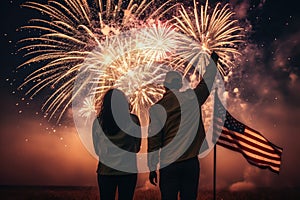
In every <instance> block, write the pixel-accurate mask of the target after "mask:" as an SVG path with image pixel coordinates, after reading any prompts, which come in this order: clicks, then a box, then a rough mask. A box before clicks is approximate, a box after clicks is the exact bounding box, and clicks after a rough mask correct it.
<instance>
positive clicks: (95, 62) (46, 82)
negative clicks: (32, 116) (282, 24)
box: [19, 0, 241, 121]
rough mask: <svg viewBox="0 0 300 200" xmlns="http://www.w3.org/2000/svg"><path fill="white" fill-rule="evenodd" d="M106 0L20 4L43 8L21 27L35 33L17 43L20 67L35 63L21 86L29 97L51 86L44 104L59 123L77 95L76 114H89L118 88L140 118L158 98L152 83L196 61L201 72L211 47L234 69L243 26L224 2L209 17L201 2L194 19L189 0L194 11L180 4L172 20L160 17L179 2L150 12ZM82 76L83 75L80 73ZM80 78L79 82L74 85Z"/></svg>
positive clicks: (147, 4) (148, 2)
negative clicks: (22, 55)
mask: <svg viewBox="0 0 300 200" xmlns="http://www.w3.org/2000/svg"><path fill="white" fill-rule="evenodd" d="M103 2H104V1H103ZM103 2H102V1H100V0H99V1H95V2H94V3H93V4H91V3H90V4H91V5H90V4H89V3H88V1H87V0H60V1H53V0H49V1H48V4H41V3H35V2H27V3H25V4H23V7H27V8H31V9H35V10H37V11H39V12H40V13H42V14H43V15H42V16H43V18H40V19H32V20H30V21H29V25H27V26H24V27H23V29H29V30H32V31H33V32H35V33H36V32H38V33H39V34H38V35H37V36H34V37H29V38H25V39H23V40H21V41H20V43H21V44H22V45H23V47H22V48H20V51H22V52H25V56H26V57H27V58H29V59H28V60H27V61H26V62H24V63H23V64H22V65H21V66H19V67H23V66H26V65H32V66H39V67H37V69H33V72H32V73H31V74H30V75H29V76H28V77H27V78H26V79H25V81H24V83H23V84H22V85H21V86H20V88H23V87H25V86H26V85H33V86H32V87H31V88H30V89H28V91H27V92H26V95H30V96H31V97H34V96H35V95H37V94H38V93H39V92H40V91H42V90H43V89H46V88H50V89H51V90H52V91H53V92H52V93H51V95H50V97H49V98H48V99H47V100H46V102H45V103H44V104H43V109H44V110H45V112H46V114H48V113H49V118H50V119H51V118H57V121H59V120H60V119H61V117H62V116H63V114H64V113H65V111H66V109H67V108H68V107H69V105H70V104H72V102H73V101H74V99H75V98H76V97H77V96H80V95H82V93H85V94H86V95H85V97H86V98H85V99H84V101H83V104H81V106H82V109H81V110H80V111H79V114H80V115H81V116H83V117H85V118H88V117H89V116H90V115H92V114H93V113H95V112H96V110H97V107H98V106H99V105H100V104H101V99H102V95H103V94H104V93H105V92H106V91H107V90H108V89H109V88H111V87H117V88H119V89H121V90H123V91H124V92H125V94H126V95H127V96H128V98H129V101H130V103H131V107H132V112H134V113H136V114H138V115H140V112H141V109H147V108H148V107H149V106H151V105H152V104H153V103H154V102H155V101H157V100H158V99H159V98H160V97H161V96H162V94H163V92H164V89H163V87H162V86H159V84H157V83H159V82H162V80H163V79H164V76H163V75H164V74H165V73H166V72H167V71H168V70H170V68H172V69H175V70H178V71H183V73H184V75H186V74H188V73H190V71H191V68H192V66H193V65H194V66H197V67H196V68H197V69H200V73H199V75H201V74H202V73H203V71H204V70H205V66H206V64H207V61H208V57H209V54H210V53H211V52H212V51H216V52H217V53H218V54H219V56H220V62H221V64H222V66H225V67H229V68H230V67H232V66H233V63H232V61H231V58H232V56H231V55H232V54H238V52H237V51H236V48H235V45H236V44H237V43H238V42H240V39H239V38H240V36H241V35H240V34H238V31H240V29H241V28H240V27H238V26H237V25H235V23H236V21H235V20H231V16H232V15H233V13H232V12H231V11H230V9H229V6H228V5H226V6H225V7H224V8H220V4H217V6H216V7H215V9H214V10H213V12H212V15H211V16H210V15H209V14H208V2H206V4H205V7H203V6H201V12H200V14H201V15H200V16H198V11H197V8H196V2H195V1H194V12H191V13H189V12H188V11H187V10H186V9H185V8H184V7H181V10H179V16H174V20H173V22H174V25H172V24H171V23H170V22H165V23H162V22H160V21H159V19H160V18H161V17H162V16H163V15H164V14H166V13H167V12H168V11H170V10H171V9H173V8H174V7H176V6H177V4H174V5H172V6H169V7H166V5H167V4H168V3H169V2H170V1H167V2H166V3H164V4H163V5H162V6H160V7H159V8H158V9H156V10H155V11H154V12H151V11H152V10H151V9H150V8H151V6H153V5H154V0H140V1H133V0H130V1H129V2H127V1H126V2H125V1H121V0H118V1H112V0H108V1H105V2H106V3H105V4H104V3H103ZM175 28H176V29H175ZM177 31H178V32H177ZM179 32H180V34H178V33H179ZM126 34H128V35H126ZM182 34H185V35H186V36H189V37H190V38H189V37H182ZM194 41H197V42H196V43H195V42H194ZM178 47H180V48H178ZM186 63H188V64H187V65H185V64H186ZM166 65H167V66H168V67H166ZM220 69H223V68H222V67H220ZM195 72H196V70H194V72H193V73H195ZM79 73H80V74H84V75H83V76H81V77H80V78H79V77H78V74H79ZM78 79H80V81H79V83H80V84H76V87H75V86H74V83H75V82H76V80H78ZM91 86H93V87H91ZM91 88H92V89H91ZM87 94H92V95H93V97H92V96H90V95H87ZM93 104H94V105H95V106H96V107H93V106H92V105H93ZM56 114H58V116H56Z"/></svg>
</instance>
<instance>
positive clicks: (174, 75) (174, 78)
mask: <svg viewBox="0 0 300 200" xmlns="http://www.w3.org/2000/svg"><path fill="white" fill-rule="evenodd" d="M164 86H165V88H166V89H177V90H179V89H180V88H181V87H182V76H181V74H180V73H178V72H176V71H169V72H168V73H167V74H166V77H165V81H164Z"/></svg>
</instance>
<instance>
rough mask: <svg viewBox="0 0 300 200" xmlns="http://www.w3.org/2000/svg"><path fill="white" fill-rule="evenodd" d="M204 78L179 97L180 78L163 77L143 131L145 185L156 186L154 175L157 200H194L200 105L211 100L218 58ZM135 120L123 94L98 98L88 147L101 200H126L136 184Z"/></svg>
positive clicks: (138, 133)
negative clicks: (162, 89) (145, 136)
mask: <svg viewBox="0 0 300 200" xmlns="http://www.w3.org/2000/svg"><path fill="white" fill-rule="evenodd" d="M211 58H212V59H211V60H210V63H209V65H208V66H207V68H206V72H205V74H204V76H203V78H202V80H201V81H200V83H199V84H198V85H197V86H196V87H195V89H188V90H186V91H184V92H180V91H179V89H181V87H182V76H181V74H179V73H178V72H175V71H171V72H168V73H167V74H166V77H165V81H164V87H165V90H166V92H165V93H164V95H163V97H162V98H161V99H160V100H159V101H158V102H157V103H156V104H155V105H153V106H152V107H151V108H150V120H151V121H150V124H149V130H148V135H149V136H148V167H149V170H150V173H149V180H150V182H151V183H152V184H154V185H156V184H157V182H158V178H157V173H156V170H158V169H159V188H160V191H161V199H168V200H169V199H171V200H173V199H177V196H178V193H179V194H180V199H187V200H193V199H197V193H198V182H199V174H200V166H199V161H198V154H199V151H200V147H201V145H202V143H203V141H204V138H205V130H204V125H203V122H202V117H201V105H202V104H203V103H204V102H205V101H206V99H207V98H208V96H209V94H210V90H211V88H212V85H213V82H214V79H215V75H216V71H217V69H216V63H217V60H218V56H217V54H215V53H212V55H211ZM139 125H140V123H139V120H138V117H137V116H135V115H133V114H130V110H129V104H128V101H127V99H126V97H125V95H124V93H123V92H121V91H120V90H118V89H110V90H108V92H106V94H105V95H104V97H103V100H102V106H101V109H100V113H99V115H98V117H97V118H96V119H95V121H94V123H93V142H94V148H95V152H96V154H97V155H98V156H99V164H98V169H97V173H98V184H99V190H100V199H101V200H114V199H115V195H116V190H117V188H118V199H120V200H122V199H124V200H131V199H133V196H134V190H135V186H136V181H137V171H138V170H137V164H136V153H137V152H139V150H140V145H141V129H140V126H139Z"/></svg>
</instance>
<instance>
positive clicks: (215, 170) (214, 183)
mask: <svg viewBox="0 0 300 200" xmlns="http://www.w3.org/2000/svg"><path fill="white" fill-rule="evenodd" d="M216 166H217V144H215V146H214V177H213V178H214V182H213V192H214V195H213V196H214V198H213V199H214V200H216V199H217V195H216V179H217V167H216Z"/></svg>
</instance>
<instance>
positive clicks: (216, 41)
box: [174, 0, 243, 75]
mask: <svg viewBox="0 0 300 200" xmlns="http://www.w3.org/2000/svg"><path fill="white" fill-rule="evenodd" d="M197 7H198V6H197V2H196V0H194V8H193V10H192V11H190V12H189V10H187V9H185V8H184V7H183V6H181V9H180V10H179V16H174V25H175V26H176V27H177V28H178V30H179V31H180V32H182V33H184V34H185V35H187V36H190V37H191V38H192V39H193V40H195V41H197V42H196V43H190V45H188V46H186V44H189V43H188V42H186V41H183V45H180V46H179V47H181V48H180V49H179V51H178V52H179V53H180V57H181V59H180V60H179V61H177V62H178V63H179V64H182V63H184V62H187V61H188V64H187V65H186V67H185V70H184V75H186V74H187V73H188V72H190V70H191V68H192V66H197V67H196V68H199V69H200V75H201V74H203V73H204V72H203V67H204V66H207V64H208V62H209V54H211V53H212V52H213V51H215V52H216V53H217V54H218V55H219V56H220V59H219V62H220V65H218V68H219V69H220V71H221V72H222V73H223V75H225V74H226V72H227V71H228V70H230V69H231V68H232V67H233V66H234V64H233V55H234V54H239V52H238V51H237V48H236V47H237V44H239V43H240V42H242V41H243V40H242V39H241V38H242V37H243V35H242V34H241V31H242V28H241V27H240V26H238V24H237V20H233V19H232V16H233V15H234V12H232V11H231V9H230V7H229V5H228V4H226V5H225V6H224V7H223V8H222V7H221V4H220V3H218V4H217V5H216V6H215V8H214V9H213V10H212V12H211V13H209V6H208V1H206V4H205V5H204V6H203V5H201V7H200V12H199V11H198V8H197ZM194 73H195V71H194Z"/></svg>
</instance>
